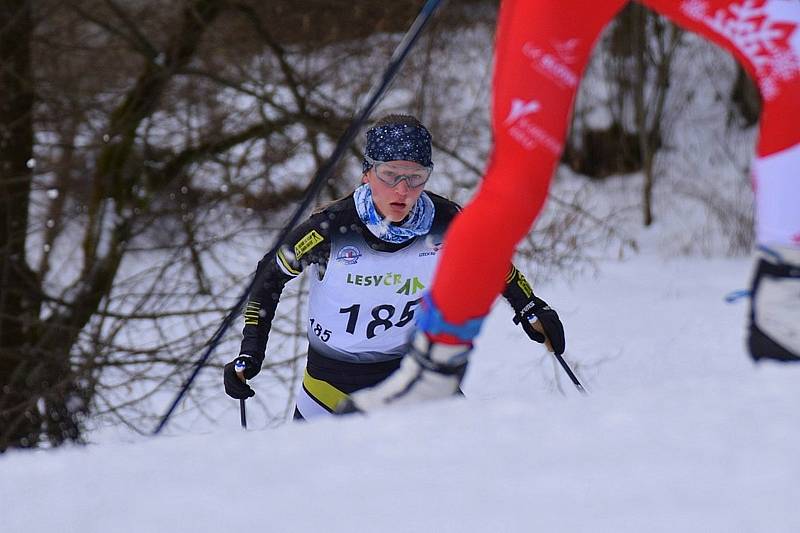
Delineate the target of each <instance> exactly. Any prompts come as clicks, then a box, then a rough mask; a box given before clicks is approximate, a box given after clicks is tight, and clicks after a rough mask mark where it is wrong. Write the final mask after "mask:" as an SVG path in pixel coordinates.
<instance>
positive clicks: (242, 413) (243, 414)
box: [233, 361, 247, 430]
mask: <svg viewBox="0 0 800 533" xmlns="http://www.w3.org/2000/svg"><path fill="white" fill-rule="evenodd" d="M245 368H247V367H246V366H245V365H244V363H240V362H238V361H237V363H236V365H235V366H234V367H233V369H234V370H235V371H236V375H237V376H239V379H241V380H242V383H247V378H245V377H244V369H245ZM244 402H245V399H244V398H239V422H241V424H242V429H244V430H246V429H247V411H246V410H245V406H244Z"/></svg>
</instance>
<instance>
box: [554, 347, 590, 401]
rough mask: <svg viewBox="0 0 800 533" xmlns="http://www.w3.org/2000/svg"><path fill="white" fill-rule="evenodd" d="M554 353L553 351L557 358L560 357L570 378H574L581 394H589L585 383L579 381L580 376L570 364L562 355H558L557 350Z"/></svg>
mask: <svg viewBox="0 0 800 533" xmlns="http://www.w3.org/2000/svg"><path fill="white" fill-rule="evenodd" d="M552 353H553V355H555V356H556V359H558V362H559V363H561V367H562V368H563V369H564V372H566V373H567V375H568V376H569V379H571V380H572V383H573V384H574V385H575V388H576V389H578V392H580V393H581V394H587V392H586V389H584V388H583V385H581V382H580V381H578V378H577V377H576V376H575V373H574V372H573V371H572V369H571V368H570V367H569V365H568V364H567V362H566V361H565V360H564V358H563V357H561V356H560V355H558V354H557V353H555V352H552Z"/></svg>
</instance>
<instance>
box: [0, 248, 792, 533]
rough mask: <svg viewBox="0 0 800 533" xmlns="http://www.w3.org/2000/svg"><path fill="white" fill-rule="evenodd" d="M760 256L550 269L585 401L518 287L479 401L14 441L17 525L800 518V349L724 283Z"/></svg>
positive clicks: (365, 527)
mask: <svg viewBox="0 0 800 533" xmlns="http://www.w3.org/2000/svg"><path fill="white" fill-rule="evenodd" d="M749 264H750V263H749V261H748V260H743V259H736V260H721V259H713V260H709V259H698V258H682V259H670V260H666V259H664V258H663V257H661V255H660V254H659V253H657V252H655V251H650V252H644V253H643V254H642V255H639V256H636V257H633V258H632V259H629V260H628V261H626V262H623V263H608V264H604V265H603V266H602V268H601V270H600V273H599V274H598V275H597V276H594V277H587V278H583V279H578V280H576V281H574V282H572V283H571V284H567V283H561V282H559V283H555V284H549V285H547V286H543V287H540V289H539V291H540V292H541V294H542V296H543V297H545V298H546V299H547V300H548V301H550V302H551V303H552V304H553V305H554V306H555V307H557V309H558V310H559V311H560V313H561V315H562V318H563V320H564V322H565V325H566V330H567V335H568V337H567V339H568V352H567V357H568V358H569V360H570V361H572V362H573V364H574V365H575V367H576V368H577V370H578V373H579V375H580V377H581V378H582V379H583V381H584V384H585V385H586V388H587V389H589V391H590V394H589V395H588V396H587V397H581V396H580V395H578V394H577V393H576V391H575V390H574V388H572V384H571V383H570V382H569V381H568V380H567V379H566V378H565V376H563V374H562V373H561V372H560V370H557V369H554V368H553V366H552V365H551V360H550V359H549V358H548V357H546V356H543V354H542V351H541V348H539V346H538V345H535V344H533V343H531V342H530V341H528V340H527V339H526V338H525V337H524V335H522V334H521V332H520V331H519V330H518V329H517V328H516V327H515V326H513V325H512V324H511V322H510V313H509V311H508V309H507V307H506V306H505V304H499V305H498V306H496V308H495V310H494V312H493V314H492V316H491V318H490V319H489V321H488V324H487V327H486V329H485V333H484V335H483V337H482V338H481V340H480V344H479V346H478V349H477V350H476V353H475V356H474V359H473V365H472V368H471V370H470V374H469V375H468V379H467V382H466V384H465V389H466V392H467V395H468V396H467V398H466V399H460V400H453V401H447V402H441V403H439V404H428V405H421V406H419V407H417V408H414V409H409V410H403V411H393V412H385V413H380V414H375V415H374V416H370V417H367V418H360V417H355V418H349V419H342V420H331V421H322V422H318V423H312V424H306V425H297V424H286V425H284V426H282V427H280V428H277V429H272V430H258V431H250V432H247V433H244V432H242V431H239V430H238V429H237V424H238V413H237V405H236V402H234V401H231V407H230V410H231V412H230V421H229V423H228V424H227V425H226V426H225V427H219V428H217V429H216V430H214V431H213V432H211V433H209V434H203V435H186V436H177V437H160V438H153V439H150V440H147V441H144V442H139V443H135V444H130V443H127V444H124V443H106V444H102V445H92V446H88V447H83V448H72V449H60V450H56V451H39V452H33V453H23V452H12V453H8V454H5V455H4V456H0V502H2V512H0V531H3V532H23V531H24V532H27V533H38V532H47V533H50V532H52V531H56V530H57V531H66V532H80V533H91V532H109V531H113V532H119V533H126V532H137V533H141V532H143V531H144V532H160V531H164V532H170V533H175V532H183V531H185V532H194V533H205V532H215V533H216V532H219V531H226V532H233V531H275V532H284V531H301V532H304V531H329V532H339V531H341V532H344V531H376V532H400V531H437V532H438V531H441V532H449V531H453V532H455V531H459V532H465V531H469V532H473V531H474V532H484V531H514V532H516V531H525V532H532V531H542V532H552V531H570V532H572V531H592V532H615V533H623V532H637V533H638V532H645V531H646V532H661V531H664V532H667V531H668V532H726V533H729V532H796V531H800V510H798V499H799V498H800V458H799V457H798V443H800V424H798V418H799V417H798V414H797V407H798V405H800V388H798V386H797V382H798V380H800V367H783V366H777V365H771V364H768V365H760V366H758V367H755V366H754V365H753V364H752V363H750V362H749V360H748V359H747V357H746V355H745V351H744V347H743V331H744V330H743V327H742V326H743V323H744V319H745V313H746V307H747V306H746V305H745V304H744V303H741V304H739V305H728V304H726V303H724V301H723V296H724V295H725V294H726V293H727V292H728V291H730V290H733V289H736V288H740V287H743V286H745V281H746V279H747V277H748V274H749ZM556 378H558V379H559V380H560V384H559V383H557V382H556V381H555V380H556ZM559 387H560V388H561V390H563V393H562V392H559Z"/></svg>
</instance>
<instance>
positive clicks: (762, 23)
mask: <svg viewBox="0 0 800 533" xmlns="http://www.w3.org/2000/svg"><path fill="white" fill-rule="evenodd" d="M766 3H767V2H766V0H743V1H741V2H739V3H731V4H730V5H729V6H728V7H727V8H721V9H717V10H716V11H714V12H713V14H711V11H712V10H711V8H710V7H709V2H708V1H707V0H685V1H684V2H683V3H682V4H681V11H683V13H684V14H685V15H686V16H687V17H689V18H692V19H694V20H699V21H702V22H703V23H705V24H706V25H707V26H708V27H709V28H711V29H712V30H714V31H715V32H717V33H719V34H720V35H722V36H723V37H725V38H726V39H728V40H729V41H730V42H731V43H733V44H734V46H736V48H738V49H739V51H741V52H742V53H743V54H744V55H745V56H746V57H747V58H748V59H749V60H750V62H752V64H753V66H755V68H756V70H757V71H758V76H757V77H758V84H759V88H760V89H761V93H762V95H763V96H764V98H765V99H767V100H772V99H773V98H775V97H776V96H778V94H779V93H780V85H781V82H787V81H791V80H792V79H794V78H795V77H797V76H798V75H800V58H798V56H797V53H795V51H793V50H792V49H791V47H790V45H789V38H790V37H791V35H792V34H793V33H794V32H795V31H796V30H797V24H794V23H792V22H789V21H777V20H773V19H771V18H770V16H769V14H768V13H767V11H766Z"/></svg>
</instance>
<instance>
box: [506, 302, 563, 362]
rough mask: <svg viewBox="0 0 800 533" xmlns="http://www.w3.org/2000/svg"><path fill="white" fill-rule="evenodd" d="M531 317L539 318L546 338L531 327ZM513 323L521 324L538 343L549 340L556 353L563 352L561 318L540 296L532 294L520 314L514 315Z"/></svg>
mask: <svg viewBox="0 0 800 533" xmlns="http://www.w3.org/2000/svg"><path fill="white" fill-rule="evenodd" d="M533 317H536V318H538V319H539V322H540V323H541V325H542V329H544V333H545V335H547V338H545V336H544V335H542V334H541V333H540V332H538V331H536V330H535V329H533V325H532V324H531V318H533ZM514 323H515V324H521V325H522V329H523V330H525V333H527V334H528V337H530V338H531V340H533V341H536V342H539V343H544V342H545V341H547V340H549V341H550V346H552V347H553V351H554V352H555V353H556V355H561V354H563V353H564V348H565V347H566V341H565V340H564V325H563V324H562V323H561V319H559V318H558V313H556V312H555V311H554V310H553V309H551V308H550V306H549V305H547V302H545V301H544V300H542V299H541V298H537V297H536V296H532V297H531V301H530V302H528V304H527V305H526V306H525V307H523V308H522V311H521V312H520V314H519V315H517V316H515V317H514Z"/></svg>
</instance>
